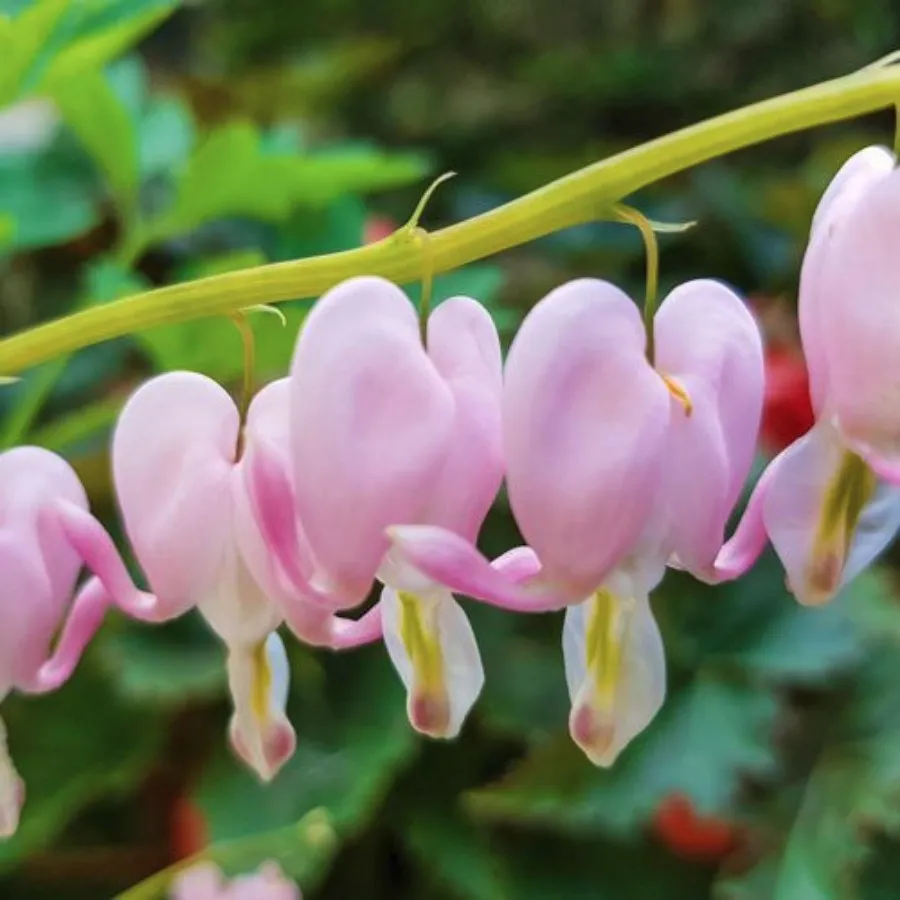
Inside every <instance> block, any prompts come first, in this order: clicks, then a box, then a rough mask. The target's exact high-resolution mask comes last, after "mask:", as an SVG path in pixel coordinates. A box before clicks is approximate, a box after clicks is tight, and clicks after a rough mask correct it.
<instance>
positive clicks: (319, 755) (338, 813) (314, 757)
mask: <svg viewBox="0 0 900 900" xmlns="http://www.w3.org/2000/svg"><path fill="white" fill-rule="evenodd" d="M328 663H329V666H328V670H329V677H328V680H327V697H326V701H325V702H324V703H321V704H316V705H314V706H313V705H310V706H307V705H306V704H303V705H302V706H300V705H298V704H297V702H296V701H294V702H293V703H292V704H291V705H290V716H291V720H292V721H293V722H295V723H296V726H297V730H298V741H297V750H296V753H295V754H294V756H293V758H292V759H291V760H290V761H289V762H288V763H287V764H286V765H285V767H284V769H282V771H281V772H280V773H279V775H278V778H277V780H276V781H275V782H274V783H273V784H272V785H269V786H268V787H264V786H261V785H260V784H259V782H258V781H257V780H256V779H254V778H253V776H252V775H250V774H249V773H248V772H246V771H245V770H244V769H243V768H242V767H241V766H240V765H239V764H238V763H237V762H236V761H235V760H234V758H233V757H232V756H231V755H230V754H229V753H228V752H227V751H225V749H224V746H223V748H222V751H221V752H220V754H219V755H218V756H217V757H216V758H215V759H214V760H213V761H212V762H211V763H210V765H209V767H208V768H207V770H206V772H205V773H204V777H203V779H202V781H201V783H200V785H199V788H198V793H197V797H196V800H197V801H198V802H199V805H200V807H201V809H202V810H203V813H204V815H205V816H206V820H207V823H208V826H209V829H210V834H211V836H212V838H213V839H214V840H224V839H232V838H238V837H240V836H243V835H248V834H255V833H262V832H266V831H270V830H272V829H275V828H280V827H282V826H286V825H288V824H289V823H292V822H296V821H298V820H299V819H300V818H301V817H302V816H303V815H305V814H306V813H307V812H309V811H310V810H313V809H316V808H319V807H321V808H322V809H324V810H325V811H326V812H327V814H328V816H329V818H330V820H331V821H332V822H333V824H334V827H335V830H336V832H337V834H338V835H339V836H340V837H342V838H343V837H347V836H349V835H352V834H354V833H356V832H358V831H359V830H360V829H361V828H363V827H364V826H365V824H366V823H367V822H368V821H369V820H370V818H371V817H372V816H373V815H374V813H375V810H376V809H377V807H378V805H379V803H380V802H381V801H382V799H383V797H384V795H385V793H386V792H387V790H388V788H389V786H390V784H391V783H392V781H393V779H394V777H395V776H396V774H397V772H398V771H399V770H400V769H401V767H403V766H404V765H405V764H406V763H407V762H408V761H409V760H410V758H411V756H412V754H413V752H414V750H415V747H416V738H415V736H414V734H413V732H412V730H411V729H410V727H409V724H408V722H407V720H406V709H405V704H404V700H403V691H402V689H401V686H400V684H399V680H398V679H397V676H396V675H395V674H394V672H393V670H392V668H391V665H390V662H389V661H388V660H387V657H386V654H385V653H384V650H383V648H381V647H377V648H376V647H372V648H367V649H363V650H358V651H355V652H354V654H353V655H352V656H342V657H338V658H336V659H329V660H328ZM307 886H309V885H308V884H304V887H307Z"/></svg>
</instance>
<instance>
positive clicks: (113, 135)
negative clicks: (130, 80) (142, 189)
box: [54, 71, 139, 216]
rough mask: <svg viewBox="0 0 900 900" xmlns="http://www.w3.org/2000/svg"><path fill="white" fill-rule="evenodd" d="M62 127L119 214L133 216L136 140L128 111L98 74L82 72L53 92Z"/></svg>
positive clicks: (135, 198)
mask: <svg viewBox="0 0 900 900" xmlns="http://www.w3.org/2000/svg"><path fill="white" fill-rule="evenodd" d="M54 99H55V100H56V102H57V103H58V104H59V107H60V110H61V112H62V115H63V118H64V119H65V121H66V124H67V125H68V126H69V127H70V128H71V129H72V130H73V131H74V132H75V134H76V135H77V137H78V139H79V141H80V142H81V143H82V145H83V146H84V148H85V149H86V150H87V151H88V153H89V154H90V155H91V156H92V157H93V159H94V160H95V162H96V163H97V165H98V166H99V167H100V169H101V170H102V171H103V173H104V175H105V176H106V177H107V179H108V180H109V182H110V185H111V187H112V190H113V193H114V194H115V195H116V198H117V200H118V203H119V206H120V209H121V211H122V212H123V213H124V214H125V215H127V216H133V215H135V213H136V204H137V189H138V184H139V181H138V153H137V136H136V134H135V128H134V124H133V123H132V120H131V117H130V116H129V114H128V111H127V110H126V109H125V107H124V106H123V105H122V103H121V101H120V100H119V98H118V97H117V96H116V94H115V93H114V91H113V90H112V88H111V87H110V85H109V82H108V81H107V79H106V78H105V77H104V75H103V74H102V73H101V72H99V71H85V72H82V73H81V74H79V75H77V76H74V77H72V78H69V79H67V80H66V81H64V82H60V84H58V85H57V86H56V89H55V90H54Z"/></svg>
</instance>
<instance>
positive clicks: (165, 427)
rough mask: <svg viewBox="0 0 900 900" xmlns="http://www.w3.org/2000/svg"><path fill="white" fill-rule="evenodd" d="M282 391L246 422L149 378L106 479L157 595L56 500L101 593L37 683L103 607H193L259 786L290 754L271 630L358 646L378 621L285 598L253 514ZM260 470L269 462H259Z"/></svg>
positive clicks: (177, 611)
mask: <svg viewBox="0 0 900 900" xmlns="http://www.w3.org/2000/svg"><path fill="white" fill-rule="evenodd" d="M286 404H287V385H286V383H285V382H284V381H282V382H274V383H273V384H270V385H268V386H267V387H266V388H264V389H263V390H262V391H261V392H260V393H259V394H257V396H256V397H255V398H254V400H253V402H252V403H251V404H250V408H249V410H248V414H247V422H246V425H245V426H244V427H243V429H241V423H240V417H239V413H238V410H237V407H236V406H235V404H234V402H233V401H232V399H231V397H229V395H228V394H227V393H226V392H225V391H224V390H223V389H222V388H221V387H219V385H217V384H216V383H215V382H213V381H212V380H210V379H209V378H206V377H205V376H202V375H197V374H194V373H191V372H172V373H169V374H166V375H161V376H159V377H157V378H154V379H152V380H150V381H149V382H147V383H146V384H144V385H143V386H142V387H141V388H139V389H138V390H137V391H136V392H135V393H134V394H133V395H132V396H131V398H130V399H129V400H128V402H127V403H126V405H125V407H124V409H123V410H122V413H121V416H120V418H119V421H118V423H117V425H116V429H115V433H114V436H113V443H112V467H113V478H114V482H115V486H116V490H117V495H118V500H119V506H120V508H121V512H122V518H123V521H124V524H125V529H126V531H127V533H128V536H129V538H130V540H131V544H132V547H133V549H134V552H135V555H136V557H137V560H138V562H139V563H140V564H141V567H142V568H143V570H144V572H145V574H146V576H147V580H148V582H149V584H150V586H151V588H152V590H153V593H152V594H148V593H144V592H142V591H139V590H138V589H137V588H136V587H135V586H134V583H133V582H132V580H131V577H130V575H129V574H128V571H127V569H126V568H125V566H124V564H123V562H122V560H121V558H120V557H119V555H118V552H117V551H116V548H115V546H114V544H113V542H112V541H111V539H110V538H109V536H108V535H107V533H106V532H105V531H104V529H103V528H102V526H101V525H100V524H99V523H98V522H97V521H96V520H95V519H94V518H92V517H91V516H90V515H89V514H88V513H87V512H86V511H85V510H84V509H83V508H82V507H80V506H78V505H76V504H73V503H62V502H60V503H57V504H56V509H55V513H54V515H55V521H56V522H57V523H58V524H59V526H61V528H62V530H63V532H64V533H65V535H66V537H67V539H68V541H69V543H70V544H71V546H72V547H73V548H74V549H75V550H76V551H77V553H78V554H79V555H80V556H81V558H82V559H83V560H84V561H85V563H86V564H87V566H88V567H89V568H90V569H91V570H92V571H93V572H94V573H95V575H96V576H97V578H98V579H99V581H100V583H101V584H102V585H103V587H104V588H105V591H106V593H105V594H104V595H103V596H101V597H96V598H92V601H93V602H90V603H88V602H85V603H82V604H78V603H76V604H75V607H74V609H73V613H72V616H71V617H70V619H69V622H68V624H67V627H66V631H65V632H64V633H63V636H62V638H61V641H60V651H59V652H58V654H57V655H58V656H59V657H60V659H59V660H58V661H57V662H56V663H55V664H54V665H53V666H51V667H50V668H49V669H45V670H44V672H43V676H44V678H45V680H47V681H52V680H53V679H54V678H55V677H57V674H58V673H63V674H64V673H65V671H66V669H67V668H68V669H70V668H71V666H73V665H74V662H75V660H77V655H78V652H79V650H80V648H81V647H82V646H83V643H84V640H83V639H82V636H83V635H84V634H85V633H87V632H89V631H90V630H91V629H92V628H96V627H97V625H98V624H99V621H100V619H101V618H102V615H103V612H104V611H105V608H106V606H108V605H109V602H110V600H112V601H113V602H115V603H116V604H117V605H118V606H119V607H120V608H121V609H123V610H124V611H126V612H127V613H128V614H130V615H132V616H134V617H136V618H140V619H144V620H146V621H163V620H166V619H171V618H173V617H176V616H179V615H182V614H183V613H185V612H187V611H188V610H190V609H193V608H196V609H198V610H199V612H200V613H201V615H202V616H203V617H204V618H205V619H206V621H207V622H208V623H209V625H210V626H211V627H212V629H213V630H214V631H215V632H216V633H217V634H218V635H219V637H220V638H221V639H222V640H223V642H224V643H225V645H226V647H227V649H228V661H227V665H228V683H229V687H230V690H231V697H232V701H233V704H234V716H233V718H232V722H231V727H230V735H231V742H232V745H233V747H234V749H235V751H236V752H237V753H238V755H239V756H240V757H241V758H243V759H244V760H245V761H246V762H247V763H248V764H249V765H250V766H251V767H252V768H253V769H254V770H255V771H256V772H257V774H258V775H259V776H260V777H261V778H263V779H264V780H269V779H271V778H272V777H274V775H275V774H276V772H277V771H278V769H279V768H280V766H281V765H282V764H283V763H284V762H285V761H286V760H287V759H288V758H289V757H290V756H291V754H292V753H293V750H294V745H295V738H294V730H293V728H292V727H291V725H290V723H289V721H288V720H287V717H286V716H285V713H284V709H285V704H286V702H287V693H288V682H289V672H288V661H287V655H286V653H285V649H284V645H283V644H282V642H281V638H280V637H279V636H278V633H277V631H276V629H277V628H278V627H279V625H280V624H281V622H282V620H283V619H285V618H287V620H288V623H289V624H290V626H291V627H292V629H293V630H295V631H296V632H297V633H298V634H299V635H300V636H301V637H303V638H304V639H306V640H309V641H311V642H313V643H318V644H325V645H328V646H333V647H339V646H354V645H356V644H358V643H362V642H365V641H368V640H374V639H376V638H377V637H379V636H380V633H381V632H380V622H379V621H378V619H377V617H372V616H370V617H369V618H368V619H365V620H360V621H359V622H349V621H344V620H338V619H336V618H335V617H334V616H333V614H332V613H331V612H330V611H327V610H322V609H316V608H315V607H312V606H311V605H310V604H308V603H307V602H306V601H305V600H304V599H303V598H300V597H298V596H297V595H296V594H295V593H292V592H291V591H290V590H289V587H288V586H287V585H286V584H285V583H284V582H283V580H281V579H280V578H279V576H278V570H277V567H276V565H275V563H274V557H273V555H272V554H271V553H270V552H269V550H268V548H267V547H266V543H265V540H264V538H263V536H262V534H261V533H260V531H259V528H258V526H257V524H256V520H255V518H254V515H253V512H252V510H251V499H250V493H249V485H250V484H251V482H252V480H253V478H254V468H255V466H256V464H257V458H258V445H262V444H264V443H265V444H266V445H267V446H268V445H269V444H272V443H275V444H277V442H278V438H279V435H280V434H281V432H285V433H286V425H285V422H286V419H287V405H286ZM263 458H264V459H265V461H266V463H267V464H271V463H272V456H271V455H270V454H266V453H263Z"/></svg>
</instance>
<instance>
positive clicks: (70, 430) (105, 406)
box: [29, 397, 125, 453]
mask: <svg viewBox="0 0 900 900" xmlns="http://www.w3.org/2000/svg"><path fill="white" fill-rule="evenodd" d="M124 402H125V398H124V397H103V398H102V399H100V400H95V401H94V402H93V403H88V404H85V405H83V406H79V407H78V408H77V409H74V410H72V411H71V412H68V413H65V414H63V415H61V416H57V417H56V418H54V419H51V420H50V421H49V422H48V423H47V424H46V425H42V426H41V427H40V428H37V429H35V430H34V431H32V432H31V434H30V435H29V441H30V442H31V443H32V444H36V445H37V446H38V447H46V448H47V449H48V450H53V451H54V452H56V453H64V452H71V451H72V450H73V448H76V447H77V446H78V444H80V443H82V442H84V441H89V440H91V439H94V438H96V437H98V436H100V435H105V434H107V433H108V432H109V431H110V429H111V428H112V426H113V424H114V423H115V421H116V419H117V418H118V416H119V412H120V410H121V409H122V405H123V403H124Z"/></svg>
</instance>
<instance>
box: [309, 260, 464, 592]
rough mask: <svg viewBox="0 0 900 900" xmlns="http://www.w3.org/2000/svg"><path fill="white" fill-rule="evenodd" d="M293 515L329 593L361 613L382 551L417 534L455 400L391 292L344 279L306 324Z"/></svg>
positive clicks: (402, 301)
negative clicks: (391, 538)
mask: <svg viewBox="0 0 900 900" xmlns="http://www.w3.org/2000/svg"><path fill="white" fill-rule="evenodd" d="M291 417H292V418H291V445H292V456H293V464H294V484H295V489H296V498H297V510H298V513H299V517H300V520H301V521H302V522H303V526H304V530H305V531H306V534H307V536H308V538H309V542H310V546H311V547H312V549H313V553H314V555H315V558H316V560H317V561H318V563H319V564H320V565H321V567H322V568H323V569H324V570H325V571H326V572H327V573H328V574H329V575H330V577H331V578H332V580H333V582H334V585H335V588H336V593H338V594H340V595H343V596H347V597H350V598H352V599H353V600H354V601H356V602H359V601H361V600H362V599H363V598H364V597H365V596H366V594H367V593H368V591H369V589H370V587H371V584H372V580H373V578H374V576H375V572H376V570H377V568H378V565H379V563H380V562H381V558H382V556H383V555H384V554H385V552H386V551H387V549H388V542H387V538H386V537H385V534H384V531H385V528H387V527H388V526H390V525H393V524H396V523H399V522H415V521H418V520H419V518H420V515H421V511H422V507H423V503H424V499H425V498H426V497H427V491H428V489H429V488H430V487H432V486H433V485H434V483H435V479H436V477H437V476H438V474H439V472H440V470H441V466H442V465H443V462H444V456H445V452H446V447H447V441H448V438H449V437H450V434H451V428H452V425H453V397H452V394H451V392H450V391H449V389H448V387H447V385H446V384H445V383H444V381H443V379H442V378H441V377H440V375H439V373H438V372H437V371H436V370H435V368H434V366H433V365H432V363H431V361H430V360H429V359H428V357H427V355H426V353H425V350H424V348H423V347H422V343H421V339H420V336H419V325H418V321H417V317H416V314H415V311H414V310H413V308H412V305H411V304H410V302H409V300H408V299H407V297H406V296H405V295H404V294H403V292H402V291H400V290H399V289H398V288H397V287H395V286H394V285H392V284H390V283H389V282H387V281H384V280H382V279H380V278H354V279H351V280H349V281H346V282H344V283H343V284H341V285H339V286H338V287H336V288H334V289H333V290H331V291H329V292H328V293H327V294H326V295H325V296H324V297H322V299H321V300H319V302H318V303H317V304H316V306H315V308H314V309H313V311H312V313H310V315H309V317H308V318H307V320H306V324H305V326H304V328H303V331H302V332H301V334H300V339H299V341H298V344H297V350H296V352H295V355H294V361H293V364H292V367H291Z"/></svg>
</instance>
